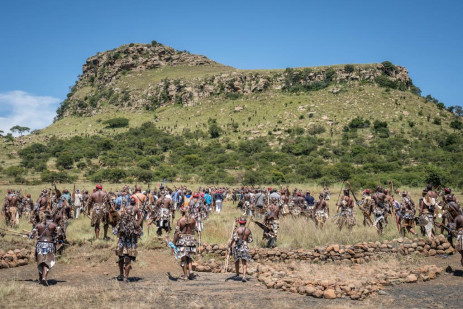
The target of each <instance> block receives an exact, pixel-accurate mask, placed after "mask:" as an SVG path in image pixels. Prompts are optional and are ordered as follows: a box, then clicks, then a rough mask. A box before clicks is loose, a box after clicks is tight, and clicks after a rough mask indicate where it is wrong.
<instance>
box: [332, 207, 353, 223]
mask: <svg viewBox="0 0 463 309" xmlns="http://www.w3.org/2000/svg"><path fill="white" fill-rule="evenodd" d="M336 224H337V225H338V226H340V227H341V226H343V225H344V224H347V225H348V226H354V225H355V224H356V221H355V217H354V212H353V211H352V209H351V208H347V209H343V210H342V211H341V214H340V215H339V216H338V217H337V218H336Z"/></svg>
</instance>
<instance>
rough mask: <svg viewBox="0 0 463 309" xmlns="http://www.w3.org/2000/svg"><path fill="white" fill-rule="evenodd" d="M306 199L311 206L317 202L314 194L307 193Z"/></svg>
mask: <svg viewBox="0 0 463 309" xmlns="http://www.w3.org/2000/svg"><path fill="white" fill-rule="evenodd" d="M305 200H306V201H307V204H308V205H309V206H313V205H314V204H315V198H314V197H313V196H312V195H306V196H305Z"/></svg>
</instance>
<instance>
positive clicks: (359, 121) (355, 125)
mask: <svg viewBox="0 0 463 309" xmlns="http://www.w3.org/2000/svg"><path fill="white" fill-rule="evenodd" d="M369 126H370V120H368V119H365V120H364V119H363V118H362V117H356V118H354V119H352V120H351V121H350V122H349V128H351V129H361V128H368V127H369ZM347 131H348V130H347Z"/></svg>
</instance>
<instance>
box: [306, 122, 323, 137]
mask: <svg viewBox="0 0 463 309" xmlns="http://www.w3.org/2000/svg"><path fill="white" fill-rule="evenodd" d="M307 132H309V134H312V135H317V134H322V133H324V132H326V129H325V127H324V126H322V125H321V124H316V125H313V126H311V127H310V128H309V129H308V130H307Z"/></svg>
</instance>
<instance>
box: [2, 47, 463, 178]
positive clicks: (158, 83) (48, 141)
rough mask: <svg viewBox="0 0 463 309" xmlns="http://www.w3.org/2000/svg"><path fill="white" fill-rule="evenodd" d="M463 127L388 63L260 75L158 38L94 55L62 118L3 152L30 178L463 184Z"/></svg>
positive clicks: (12, 169) (14, 170)
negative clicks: (167, 44)
mask: <svg viewBox="0 0 463 309" xmlns="http://www.w3.org/2000/svg"><path fill="white" fill-rule="evenodd" d="M461 128H462V124H461V121H460V117H459V116H457V115H455V114H454V113H453V112H451V111H448V110H446V109H445V108H444V106H443V104H439V102H438V101H437V102H436V100H435V99H433V98H432V97H427V98H423V97H421V95H420V90H419V88H417V87H416V86H415V85H414V84H413V82H412V80H411V79H410V77H409V76H408V72H407V70H406V69H405V68H404V67H400V66H396V65H393V64H392V63H390V62H387V61H385V62H383V63H381V64H366V65H350V64H348V65H337V66H331V67H317V68H296V69H289V68H288V69H285V70H259V71H250V70H238V69H234V68H231V67H227V66H224V65H221V64H218V63H216V62H214V61H211V60H209V59H207V58H206V57H204V56H199V55H192V54H190V53H188V52H186V51H184V52H179V51H176V50H174V49H172V48H170V47H166V46H163V45H161V44H158V43H156V42H153V43H152V44H148V45H147V44H144V45H143V44H130V45H124V46H122V47H120V48H117V49H115V50H112V51H108V52H105V53H100V54H98V55H96V56H93V57H91V58H89V59H88V60H87V62H86V64H85V65H84V68H83V74H82V75H81V76H80V77H79V80H78V81H77V83H76V85H74V86H73V87H72V89H71V92H70V93H69V95H68V98H67V99H66V100H65V101H64V102H63V103H62V104H61V106H60V108H59V109H58V113H57V119H56V121H55V123H53V124H52V125H51V126H49V127H48V128H45V129H42V130H39V131H37V132H34V133H33V134H31V135H28V136H25V137H22V138H21V141H22V143H23V146H20V147H18V142H19V141H16V146H13V145H8V144H7V143H6V141H2V143H3V144H4V145H3V150H2V152H1V153H0V155H1V156H2V159H3V161H4V162H3V163H5V164H4V166H5V167H4V168H3V171H2V174H3V177H4V178H3V179H4V181H7V179H8V181H13V179H14V181H15V182H19V183H25V182H41V181H45V182H48V181H53V180H56V181H62V182H69V181H73V180H74V179H76V178H79V179H80V180H91V181H111V182H127V181H135V182H136V181H140V182H150V181H158V180H160V179H163V178H167V179H168V180H169V181H182V182H186V181H189V182H203V183H227V184H238V183H245V184H266V183H267V184H268V183H277V184H283V183H304V182H317V183H319V184H326V185H328V184H332V183H335V182H338V181H340V180H344V179H347V178H349V179H352V180H353V183H354V185H356V186H358V187H364V186H373V185H374V184H376V183H378V178H379V179H380V180H379V181H382V182H386V181H387V180H389V179H391V180H393V181H395V183H397V184H399V185H400V184H403V185H408V186H420V185H423V184H424V183H426V182H433V183H435V184H437V185H438V184H445V185H452V186H457V187H462V186H463V182H461V180H459V179H461V177H459V176H460V175H461V173H462V172H461V171H462V167H463V166H462V165H463V164H462V161H461V159H460V158H461V157H462V156H461V155H462V151H463V149H462V146H461V145H462V143H461V132H460V130H461ZM18 148H19V149H20V150H19V152H18V154H17V155H16V154H12V152H14V150H15V149H18Z"/></svg>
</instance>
